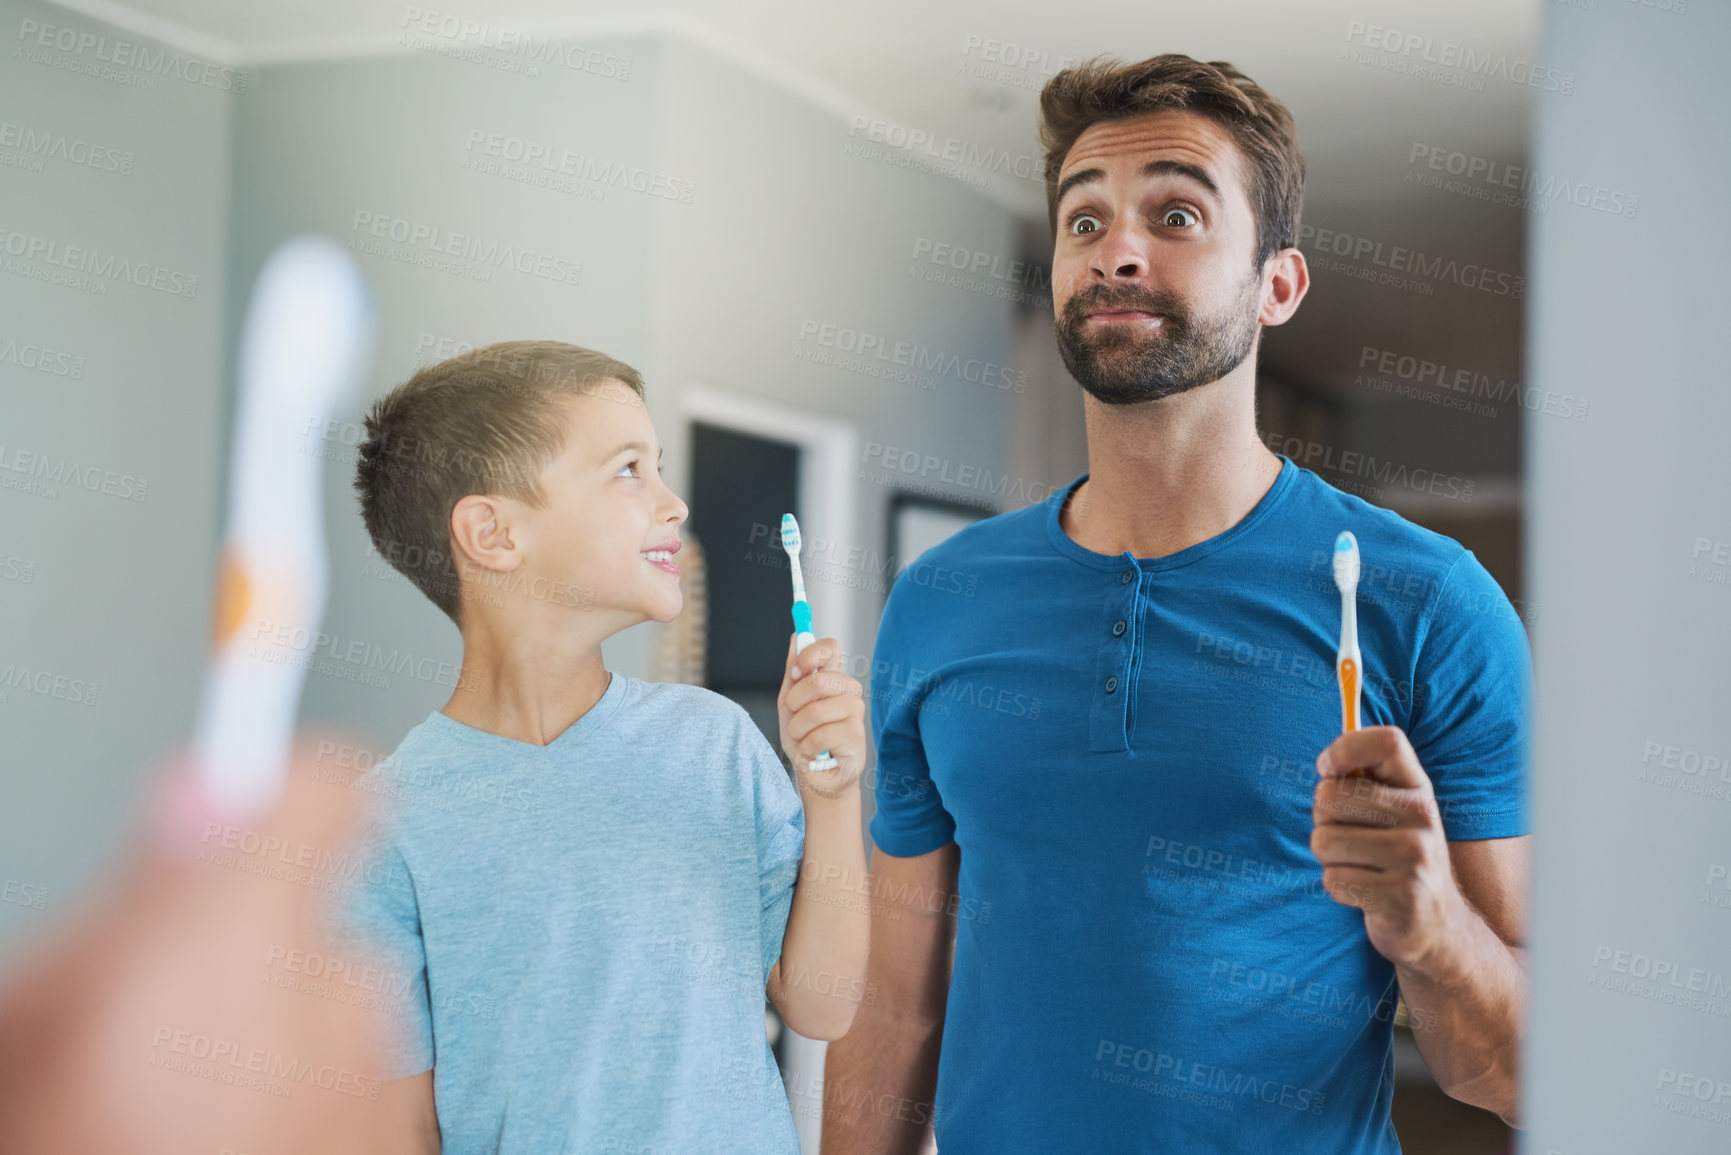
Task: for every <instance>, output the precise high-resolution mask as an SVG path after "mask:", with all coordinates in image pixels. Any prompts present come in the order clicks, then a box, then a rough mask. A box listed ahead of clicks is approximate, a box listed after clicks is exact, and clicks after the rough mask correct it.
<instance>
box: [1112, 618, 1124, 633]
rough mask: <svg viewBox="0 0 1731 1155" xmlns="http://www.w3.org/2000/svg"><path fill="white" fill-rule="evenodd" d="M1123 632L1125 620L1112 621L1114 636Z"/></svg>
mask: <svg viewBox="0 0 1731 1155" xmlns="http://www.w3.org/2000/svg"><path fill="white" fill-rule="evenodd" d="M1123 632H1124V622H1123V620H1122V619H1120V620H1118V621H1116V622H1113V623H1112V636H1113V637H1117V636H1118V635H1120V634H1122V633H1123Z"/></svg>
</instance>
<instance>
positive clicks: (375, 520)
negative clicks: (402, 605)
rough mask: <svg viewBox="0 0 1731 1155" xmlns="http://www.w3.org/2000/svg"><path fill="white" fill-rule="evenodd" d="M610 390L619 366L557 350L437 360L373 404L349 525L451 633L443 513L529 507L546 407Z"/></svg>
mask: <svg viewBox="0 0 1731 1155" xmlns="http://www.w3.org/2000/svg"><path fill="white" fill-rule="evenodd" d="M609 381H618V382H620V383H621V384H624V385H626V386H628V387H630V388H631V389H632V390H633V391H635V392H636V393H637V395H638V396H639V397H641V396H642V395H643V377H642V375H641V374H639V373H638V372H637V370H635V369H633V368H632V367H631V366H629V365H627V364H625V363H624V362H623V361H615V360H614V359H613V358H611V357H609V356H607V355H606V354H604V353H597V352H596V351H595V350H593V349H585V348H582V347H581V346H578V345H567V344H565V343H564V342H562V341H500V342H499V343H497V344H494V345H487V346H485V347H483V348H480V349H474V350H471V351H469V352H467V353H463V354H460V355H458V356H456V357H452V358H451V359H450V360H448V361H441V362H439V363H438V364H437V365H431V366H428V367H427V368H425V369H421V370H420V371H418V372H417V373H416V374H415V375H414V376H413V377H410V378H409V379H408V380H407V381H405V382H403V383H402V384H401V385H399V386H397V387H396V388H395V389H393V390H391V391H390V392H389V393H387V394H385V395H384V396H383V397H381V398H379V399H378V400H377V401H376V402H374V403H373V406H372V409H371V410H370V411H369V412H368V413H367V417H366V430H367V436H366V439H365V440H364V441H362V442H361V445H360V454H359V461H358V464H357V465H356V468H355V492H356V493H357V494H359V496H360V502H361V520H362V521H363V522H365V523H366V527H367V533H368V535H369V536H370V537H371V538H372V539H373V546H374V548H375V549H377V550H378V551H379V555H380V556H381V557H383V558H384V559H385V560H386V561H388V562H390V564H391V565H392V567H394V568H395V569H396V570H397V572H399V573H401V574H402V575H403V576H404V577H406V578H408V579H409V580H410V581H411V582H413V583H414V584H415V586H416V588H418V589H419V590H420V591H421V592H422V593H424V594H426V595H427V596H428V597H429V598H431V599H432V601H433V604H434V605H436V606H438V607H439V608H440V609H441V610H443V611H444V612H445V614H446V616H447V617H449V618H450V619H451V621H453V622H455V623H456V624H457V625H458V626H459V627H461V625H462V618H461V605H462V588H461V583H460V582H459V580H458V577H457V572H456V570H455V568H454V567H453V565H452V560H451V532H450V530H451V511H452V509H454V508H455V507H456V504H457V502H459V501H461V500H462V499H463V498H465V497H467V496H469V495H470V494H471V493H486V494H496V495H499V496H503V497H512V498H516V499H517V500H519V501H522V502H525V503H526V504H528V505H531V506H533V507H535V508H541V507H542V505H543V502H544V501H545V495H544V494H543V493H542V491H541V486H540V483H539V481H538V478H539V477H540V474H541V471H542V470H543V469H545V468H546V467H547V465H548V464H550V463H551V462H552V461H553V459H554V458H556V457H558V456H559V454H560V452H561V451H563V449H564V447H565V428H566V427H565V424H564V414H563V413H561V412H560V410H559V407H558V402H557V400H556V399H557V398H559V397H565V396H581V395H585V394H589V393H594V392H596V391H597V390H598V389H600V388H601V387H602V386H603V385H604V384H605V383H606V382H609Z"/></svg>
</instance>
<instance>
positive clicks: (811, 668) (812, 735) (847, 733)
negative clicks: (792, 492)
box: [775, 513, 865, 798]
mask: <svg viewBox="0 0 1731 1155" xmlns="http://www.w3.org/2000/svg"><path fill="white" fill-rule="evenodd" d="M781 546H782V548H783V549H785V550H786V551H787V568H788V575H789V576H790V577H791V578H792V579H793V628H794V631H795V632H794V635H793V637H792V638H790V639H789V640H788V643H787V668H786V670H785V671H784V672H783V674H782V681H781V694H780V695H779V696H778V697H777V698H776V703H775V704H776V713H777V714H778V715H779V716H780V719H781V748H782V749H783V750H785V751H787V756H788V758H789V760H791V761H792V762H793V768H794V771H795V774H796V778H797V780H798V782H799V787H800V792H801V793H802V794H803V793H805V792H806V791H808V790H809V791H811V792H812V793H814V794H816V795H817V796H818V797H820V798H835V797H839V796H840V795H841V794H842V793H843V792H844V791H851V790H852V787H853V784H854V783H855V782H856V781H858V780H859V776H860V771H861V770H862V769H864V767H865V693H864V691H863V690H862V689H861V687H860V684H859V683H858V682H857V681H855V680H854V679H853V678H851V677H849V676H848V675H847V673H846V671H845V670H843V668H842V663H841V643H840V642H838V641H836V640H835V639H834V638H824V639H823V640H822V641H819V640H818V639H817V638H815V637H814V636H813V635H812V629H811V603H810V602H808V601H806V600H805V575H804V573H802V572H801V570H800V566H799V550H800V538H799V522H797V521H795V520H794V516H793V514H791V513H785V514H782V517H781Z"/></svg>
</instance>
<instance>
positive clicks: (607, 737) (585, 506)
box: [338, 341, 869, 1155]
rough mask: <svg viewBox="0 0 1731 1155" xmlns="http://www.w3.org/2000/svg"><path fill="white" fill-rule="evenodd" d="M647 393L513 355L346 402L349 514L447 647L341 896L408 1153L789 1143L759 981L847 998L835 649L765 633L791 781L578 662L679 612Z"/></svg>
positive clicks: (849, 755) (669, 504)
mask: <svg viewBox="0 0 1731 1155" xmlns="http://www.w3.org/2000/svg"><path fill="white" fill-rule="evenodd" d="M642 393H643V383H642V379H641V377H640V376H639V375H638V373H637V372H636V370H634V369H632V368H631V367H630V366H628V365H625V364H622V363H620V362H618V361H615V360H613V359H611V358H609V357H606V356H603V355H602V354H600V353H596V352H593V351H591V350H588V349H582V348H578V347H577V346H574V345H565V344H560V343H557V342H550V341H508V342H504V343H501V344H497V345H490V346H488V347H486V348H482V349H476V350H474V351H472V352H469V353H465V354H463V355H461V356H459V357H456V358H453V359H451V360H449V361H445V362H442V363H440V364H438V365H434V366H431V367H429V368H426V369H422V370H421V371H419V372H417V373H416V374H415V375H414V376H413V377H412V378H410V379H409V380H408V381H407V382H406V383H404V384H403V385H401V386H399V387H398V388H397V389H395V390H394V391H392V392H391V393H390V394H388V395H387V396H385V397H384V398H382V399H381V400H380V401H378V402H377V403H376V404H375V405H374V406H373V408H372V411H371V412H370V414H369V415H368V417H367V423H366V428H367V440H366V441H365V443H364V444H363V445H362V446H361V451H360V458H359V466H358V472H357V477H356V481H355V488H356V490H357V491H358V492H359V494H360V502H361V512H362V516H363V518H364V520H365V522H366V526H367V531H368V533H369V534H370V535H371V537H372V540H373V543H374V544H375V546H376V547H377V548H378V550H379V553H380V554H381V555H382V556H383V557H385V558H386V559H388V560H390V561H391V562H392V564H393V565H395V566H396V568H397V569H399V570H400V571H401V572H402V573H403V574H404V575H405V576H406V577H407V578H408V579H409V580H410V581H411V582H413V583H414V584H415V585H416V586H417V587H418V588H420V589H421V590H422V591H423V592H424V593H426V595H427V596H428V597H429V598H431V599H432V600H433V602H434V603H435V604H436V605H438V607H439V608H440V609H441V610H443V611H444V612H445V613H446V614H448V615H449V616H450V617H451V619H452V621H454V622H455V623H456V625H457V628H458V631H459V632H460V633H461V634H462V639H463V661H462V670H461V674H460V676H459V678H458V684H457V688H456V691H455V692H454V693H453V694H452V695H451V699H450V701H448V702H447V703H446V704H445V706H444V708H443V709H442V710H439V711H436V712H434V713H432V714H430V715H428V717H427V720H426V721H425V722H423V723H421V724H420V725H417V726H416V727H415V728H414V729H412V730H411V731H409V733H408V735H407V736H406V737H405V738H404V739H403V741H402V744H401V745H400V746H399V747H398V748H397V750H396V751H395V753H394V754H392V756H391V757H390V758H389V759H386V760H385V762H384V763H382V764H381V765H380V766H378V767H375V768H373V769H372V770H371V771H369V775H370V776H373V777H375V778H382V779H384V780H385V781H383V782H380V781H375V782H373V783H371V784H370V785H371V787H372V788H373V789H375V790H379V788H380V787H386V788H390V787H392V786H393V784H395V785H400V786H401V789H400V790H394V791H393V792H395V793H397V794H399V795H400V797H399V799H398V801H397V803H396V804H395V805H394V806H393V807H392V808H391V809H390V811H389V813H388V814H384V815H381V818H380V820H379V822H378V823H377V825H376V827H375V829H374V833H373V836H372V838H371V840H370V841H369V843H368V846H369V851H368V856H369V857H368V861H369V865H368V867H367V869H366V870H365V871H363V872H361V878H362V879H363V881H361V882H359V883H357V885H356V886H355V887H354V889H353V890H351V891H350V892H349V893H347V894H345V895H344V896H343V898H342V901H341V903H340V905H339V908H338V913H339V922H338V926H339V927H340V928H341V929H342V930H344V931H345V932H346V934H347V937H349V938H350V939H351V941H357V942H364V943H365V944H366V945H367V947H368V948H369V949H371V950H372V951H373V952H374V953H375V957H377V958H379V960H380V962H381V963H382V964H383V967H384V973H385V974H386V975H387V976H388V978H387V980H386V982H385V983H384V986H385V987H386V989H387V993H388V992H389V991H393V990H394V991H398V992H405V991H406V997H401V998H399V999H398V1000H397V1001H396V1002H395V1004H394V1005H393V1006H391V1007H390V1008H388V1009H389V1010H390V1011H391V1012H392V1014H391V1015H390V1016H389V1018H390V1019H391V1020H393V1021H394V1022H395V1023H396V1024H397V1026H398V1027H399V1028H400V1029H399V1030H397V1031H395V1032H393V1033H394V1034H396V1035H398V1036H400V1041H399V1042H398V1044H397V1045H396V1046H394V1047H393V1048H392V1050H393V1055H392V1062H391V1068H390V1069H389V1070H387V1071H386V1072H383V1074H384V1075H385V1077H386V1078H388V1079H390V1080H391V1081H390V1082H388V1083H386V1085H385V1087H384V1089H383V1092H382V1094H381V1103H382V1104H383V1109H386V1110H389V1111H391V1112H393V1113H397V1114H399V1115H400V1119H401V1125H400V1127H397V1128H396V1129H395V1130H396V1131H397V1133H400V1134H401V1136H402V1138H403V1149H404V1150H407V1151H437V1150H439V1149H440V1145H441V1143H442V1145H443V1150H444V1151H445V1152H447V1153H448V1155H466V1153H468V1152H482V1151H485V1152H499V1153H505V1155H510V1153H513V1152H522V1153H524V1155H530V1153H533V1155H548V1153H553V1152H590V1151H597V1152H602V1151H604V1152H618V1153H621V1155H623V1153H632V1155H648V1153H650V1152H654V1153H657V1155H659V1153H662V1152H667V1153H684V1152H693V1151H705V1152H734V1151H737V1152H742V1153H743V1152H749V1153H751V1155H766V1153H779V1152H787V1153H790V1155H792V1153H797V1152H798V1150H799V1145H798V1142H797V1140H796V1138H795V1134H794V1128H793V1120H792V1115H791V1113H790V1111H789V1109H788V1101H787V1096H786V1092H785V1090H784V1088H783V1087H782V1084H781V1078H780V1074H779V1072H778V1070H777V1068H776V1064H775V1061H774V1056H773V1054H772V1053H771V1052H770V1049H769V1046H768V1043H767V1041H766V1037H765V1019H764V1014H763V1010H764V1006H763V1004H764V996H765V993H766V991H767V994H768V997H769V999H770V1001H771V1002H773V1004H774V1005H775V1007H776V1010H777V1011H778V1012H779V1013H780V1015H781V1017H782V1019H783V1020H784V1021H785V1022H786V1023H787V1024H788V1026H790V1027H791V1028H792V1029H793V1030H795V1031H798V1032H799V1033H800V1034H802V1035H806V1036H809V1037H813V1038H820V1039H835V1038H839V1037H841V1036H842V1035H843V1034H845V1033H846V1031H847V1029H848V1026H849V1024H850V1023H851V1022H852V1020H853V1013H854V1009H855V1007H856V1005H857V1002H858V1000H859V999H860V997H862V995H863V994H864V991H865V982H864V976H865V963H866V955H867V935H868V927H869V918H868V915H867V911H866V907H865V904H864V903H861V902H860V901H858V899H857V897H855V895H857V893H858V891H859V890H860V889H862V887H861V886H860V880H861V879H862V878H863V876H864V872H865V849H864V846H863V842H862V837H861V819H860V795H859V790H858V787H857V785H856V783H857V779H858V777H859V774H860V771H861V769H862V766H863V762H864V758H865V720H864V719H865V712H864V704H863V703H864V698H863V695H862V694H861V692H860V686H859V683H858V682H856V681H855V680H854V679H852V678H850V677H848V676H847V675H846V674H845V673H843V672H842V671H841V669H840V648H839V645H838V643H837V642H836V641H835V639H833V638H824V639H822V640H820V641H817V642H814V643H813V644H812V645H810V646H807V647H806V648H805V649H804V650H802V651H800V652H799V653H798V654H797V655H796V654H795V653H794V648H793V640H792V638H790V639H789V646H788V663H787V670H786V674H785V680H784V682H783V684H782V688H781V693H780V696H779V698H778V702H777V706H778V713H779V716H780V729H781V735H780V737H781V743H782V748H783V749H784V750H785V751H786V752H787V755H788V757H789V758H790V759H791V761H792V763H793V767H794V770H795V776H796V778H797V780H798V789H797V790H796V789H795V787H794V786H793V784H791V783H790V782H789V781H788V777H787V772H786V771H785V770H784V769H783V768H782V765H781V763H780V761H779V760H778V759H777V757H776V755H775V752H774V750H773V749H772V748H771V747H770V745H769V743H768V742H766V741H765V740H764V738H763V736H762V734H760V733H759V732H758V730H757V728H756V727H755V725H754V724H753V723H752V721H751V719H750V717H749V716H748V715H747V714H746V712H745V711H744V710H743V709H742V708H740V707H739V706H738V705H736V704H735V703H733V702H731V701H729V700H728V699H726V698H723V697H721V696H720V695H719V694H716V693H713V692H712V691H709V690H706V689H702V688H701V687H696V686H686V685H658V684H652V683H648V682H644V681H640V680H639V679H636V678H632V677H629V676H627V675H625V674H621V673H619V672H616V671H613V672H610V671H608V670H607V669H606V668H605V666H604V665H603V664H602V655H601V643H602V641H603V640H605V639H606V638H608V637H611V636H612V635H614V634H616V633H618V632H619V631H620V630H623V629H626V628H628V627H630V626H632V625H635V624H637V623H639V622H643V621H649V620H654V621H659V622H666V621H670V620H672V618H673V617H674V615H676V614H677V613H678V612H679V609H680V605H681V594H680V588H679V567H678V564H677V557H678V550H679V547H680V541H679V525H680V523H681V522H682V521H684V520H685V518H686V515H687V513H688V510H687V508H686V506H685V503H684V502H682V501H681V500H680V499H679V498H678V497H677V496H676V495H675V494H674V493H672V492H671V491H670V490H669V489H668V488H667V487H666V486H665V485H664V484H663V483H662V481H661V477H660V467H659V464H658V462H659V458H660V449H659V448H658V444H657V441H656V436H655V429H654V427H653V425H652V424H651V423H650V420H649V413H648V410H647V409H646V408H645V406H644V404H643V400H642ZM776 512H779V511H776ZM769 576H770V575H766V580H768V577H769ZM826 749H827V750H828V751H829V752H830V753H831V754H832V755H833V756H834V757H835V758H836V759H837V760H838V762H839V766H838V767H837V768H836V769H833V770H827V771H815V772H814V771H811V770H809V769H808V768H807V763H808V762H809V761H810V760H811V759H813V758H815V757H816V756H817V755H818V753H819V752H820V751H822V750H826ZM357 785H360V786H362V787H366V786H368V785H369V784H368V783H366V782H365V781H364V780H363V781H362V782H360V783H357ZM380 792H381V793H383V792H385V791H383V790H380ZM802 853H803V858H804V863H805V869H804V870H803V871H802V870H801V860H802ZM802 874H803V879H802V880H801V881H800V882H799V884H798V886H797V887H796V886H795V879H796V877H797V876H800V875H802ZM849 882H851V883H852V884H853V885H852V886H851V887H849V886H847V885H846V884H847V883H849ZM850 891H852V892H853V893H852V894H850V893H849V892H850Z"/></svg>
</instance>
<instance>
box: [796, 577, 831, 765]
mask: <svg viewBox="0 0 1731 1155" xmlns="http://www.w3.org/2000/svg"><path fill="white" fill-rule="evenodd" d="M793 625H794V628H795V629H797V630H798V631H799V634H798V636H797V637H795V638H794V639H793V651H794V653H796V654H797V653H799V651H801V650H803V649H805V648H806V647H807V646H809V645H811V644H812V643H813V642H815V641H817V637H816V636H815V635H814V634H813V633H812V632H811V603H810V602H806V601H798V602H794V603H793ZM825 762H827V763H829V765H827V766H826V765H823V763H825ZM806 769H808V770H833V769H835V762H834V760H833V759H831V758H830V756H829V751H828V750H821V751H819V752H818V755H817V757H816V758H813V759H812V760H811V761H810V762H808V763H806Z"/></svg>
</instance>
